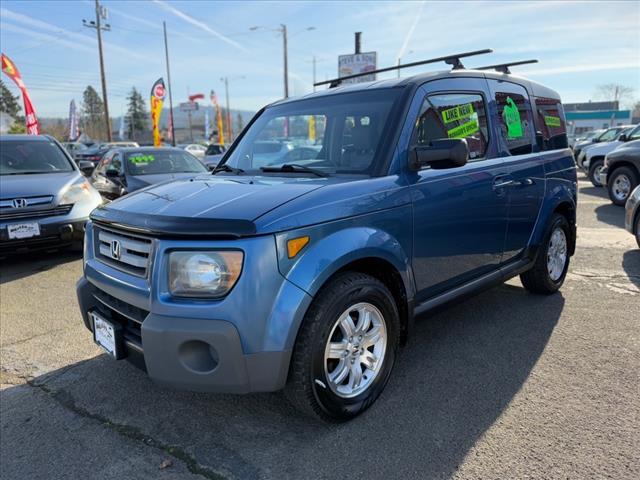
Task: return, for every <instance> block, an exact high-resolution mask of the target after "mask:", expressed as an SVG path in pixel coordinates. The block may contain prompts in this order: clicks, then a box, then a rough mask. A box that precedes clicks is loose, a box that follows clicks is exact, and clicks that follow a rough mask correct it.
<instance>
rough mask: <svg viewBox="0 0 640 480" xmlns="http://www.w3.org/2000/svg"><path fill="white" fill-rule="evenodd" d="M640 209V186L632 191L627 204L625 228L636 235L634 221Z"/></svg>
mask: <svg viewBox="0 0 640 480" xmlns="http://www.w3.org/2000/svg"><path fill="white" fill-rule="evenodd" d="M638 210H640V186H638V187H636V189H635V190H634V191H633V192H631V195H629V199H628V200H627V204H626V205H625V214H624V228H625V229H626V230H627V231H628V232H630V233H633V234H634V235H635V233H636V232H635V231H634V229H633V228H634V227H635V224H634V221H635V219H636V217H637V213H638Z"/></svg>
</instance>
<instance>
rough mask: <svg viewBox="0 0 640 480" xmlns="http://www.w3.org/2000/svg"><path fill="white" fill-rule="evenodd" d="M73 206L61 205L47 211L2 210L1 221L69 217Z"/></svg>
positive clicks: (0, 213)
mask: <svg viewBox="0 0 640 480" xmlns="http://www.w3.org/2000/svg"><path fill="white" fill-rule="evenodd" d="M72 208H73V204H69V205H60V206H59V207H55V208H47V209H45V210H14V209H11V211H9V210H8V209H4V208H3V209H2V210H0V220H22V219H23V218H44V217H54V216H56V215H67V214H68V213H69V212H70V211H71V209H72Z"/></svg>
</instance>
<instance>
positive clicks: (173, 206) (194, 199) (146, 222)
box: [91, 175, 331, 237]
mask: <svg viewBox="0 0 640 480" xmlns="http://www.w3.org/2000/svg"><path fill="white" fill-rule="evenodd" d="M330 181H331V180H330V179H328V178H317V179H316V178H307V177H302V178H301V177H295V178H283V177H259V176H258V177H249V176H217V177H214V176H212V175H201V176H199V177H196V178H191V179H181V180H175V181H173V182H169V183H163V184H160V185H155V186H152V187H148V188H145V189H143V190H139V191H137V192H135V193H132V194H130V195H127V196H125V197H122V198H121V199H118V200H116V201H114V202H112V203H110V204H108V205H105V206H103V207H101V208H99V209H96V210H95V211H94V212H93V214H92V216H91V218H92V219H93V220H95V221H98V222H106V223H111V224H121V225H125V226H128V227H131V228H134V229H139V230H142V231H146V232H149V233H153V234H155V235H159V236H162V235H170V236H202V235H211V236H230V237H238V236H245V235H251V234H254V233H256V227H255V224H254V223H253V222H254V220H256V219H257V218H258V217H260V216H262V215H264V214H265V213H267V212H269V211H270V210H272V209H274V208H277V207H279V206H280V205H282V204H284V203H287V202H289V201H291V200H293V199H294V198H297V197H300V196H301V195H305V194H307V193H309V192H312V191H314V190H316V189H318V188H321V187H322V186H323V185H325V184H327V183H329V182H330Z"/></svg>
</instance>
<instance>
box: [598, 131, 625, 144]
mask: <svg viewBox="0 0 640 480" xmlns="http://www.w3.org/2000/svg"><path fill="white" fill-rule="evenodd" d="M618 132H620V129H619V128H610V129H609V130H607V131H606V132H604V133H603V134H602V135H600V136H599V137H598V140H600V141H601V142H610V141H611V140H613V139H614V138H616V137H617V136H618Z"/></svg>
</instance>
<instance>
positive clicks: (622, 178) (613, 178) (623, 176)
mask: <svg viewBox="0 0 640 480" xmlns="http://www.w3.org/2000/svg"><path fill="white" fill-rule="evenodd" d="M608 177H609V178H608V181H607V190H608V191H609V198H610V199H611V201H612V202H613V203H614V204H615V205H619V206H622V207H623V206H624V204H625V203H627V199H628V198H629V195H631V192H633V189H634V188H636V187H637V186H638V174H637V173H636V172H635V171H634V170H632V169H631V168H629V167H620V168H616V169H615V170H614V171H613V172H611V175H609V176H608Z"/></svg>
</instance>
